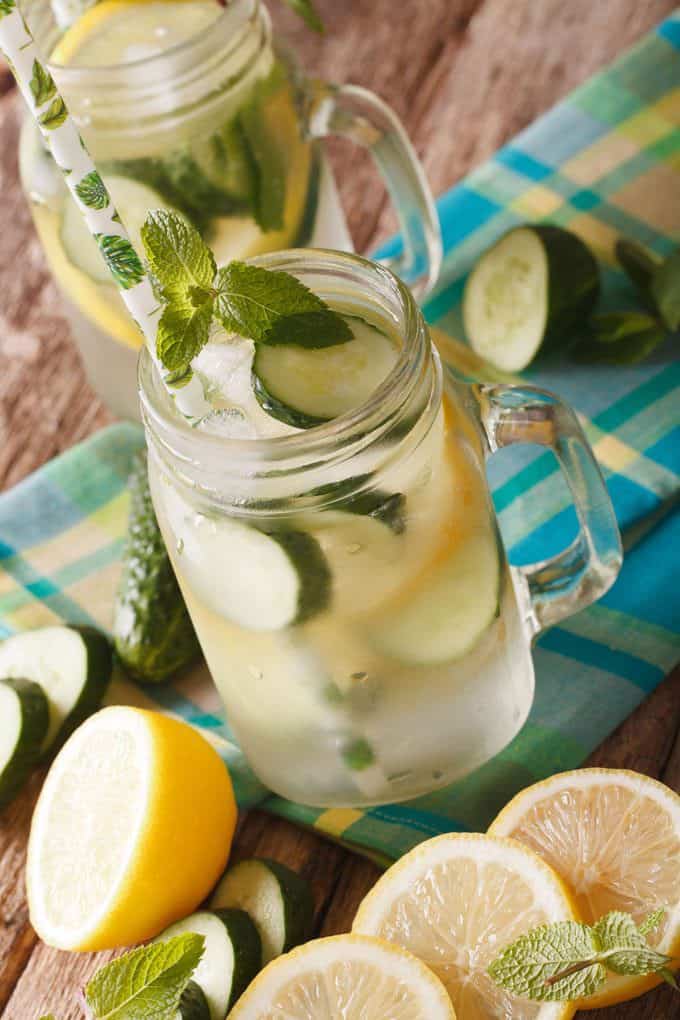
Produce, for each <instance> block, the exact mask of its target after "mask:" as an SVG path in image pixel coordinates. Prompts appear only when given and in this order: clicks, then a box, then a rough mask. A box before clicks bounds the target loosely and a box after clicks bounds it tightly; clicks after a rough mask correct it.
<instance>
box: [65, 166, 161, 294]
mask: <svg viewBox="0 0 680 1020" xmlns="http://www.w3.org/2000/svg"><path fill="white" fill-rule="evenodd" d="M105 183H106V186H107V188H108V190H109V194H110V195H111V198H112V200H113V203H114V205H115V206H116V209H117V210H118V212H119V213H120V216H121V219H122V220H123V223H124V224H125V226H126V228H127V230H128V233H129V234H130V237H131V239H132V243H133V245H134V246H135V248H136V249H137V251H143V247H142V244H141V240H140V231H141V229H142V225H143V223H144V220H145V219H146V216H147V213H148V212H149V209H173V207H172V206H171V205H169V204H168V203H167V202H166V201H165V200H164V198H163V196H162V195H160V194H159V193H158V192H157V191H154V190H153V189H152V188H150V187H148V186H147V185H146V184H142V183H141V181H136V180H133V179H132V178H131V177H119V176H116V175H115V174H111V175H109V176H107V178H106V182H105ZM173 211H175V212H176V211H177V210H173ZM61 243H62V245H63V248H64V251H65V252H66V255H67V257H68V260H69V262H71V264H72V265H74V266H75V267H76V268H77V269H80V270H81V272H83V273H85V274H86V275H87V276H89V277H90V279H91V280H94V281H95V283H112V279H111V274H110V273H109V271H108V269H107V267H106V264H105V262H104V260H103V258H102V256H101V252H100V251H99V248H98V246H97V242H96V241H95V240H94V238H93V237H92V235H91V234H90V231H89V228H88V226H87V224H86V223H85V220H84V219H83V214H82V212H81V211H80V209H79V208H78V207H77V206H76V204H75V202H74V201H73V200H72V199H71V198H70V197H68V198H66V199H65V200H64V208H63V215H62V222H61Z"/></svg>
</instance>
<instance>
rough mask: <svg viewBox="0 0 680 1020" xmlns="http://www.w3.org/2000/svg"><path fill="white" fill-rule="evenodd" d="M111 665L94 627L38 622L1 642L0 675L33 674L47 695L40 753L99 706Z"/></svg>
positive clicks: (105, 645)
mask: <svg viewBox="0 0 680 1020" xmlns="http://www.w3.org/2000/svg"><path fill="white" fill-rule="evenodd" d="M112 669H113V656H112V652H111V646H110V644H109V642H108V640H107V639H106V637H105V636H104V635H103V634H101V633H100V632H99V631H97V630H95V629H94V628H93V627H42V628H41V629H39V630H29V631H25V632H24V633H22V634H15V635H13V637H10V638H7V640H6V641H4V642H3V643H2V645H0V677H3V678H5V677H12V678H14V679H17V678H26V679H28V680H32V681H33V682H34V683H37V684H39V685H40V687H42V689H43V691H44V693H45V696H46V698H47V704H48V708H49V723H48V727H47V732H46V734H45V736H44V738H43V741H42V744H41V748H40V750H41V753H43V754H44V753H46V752H47V751H49V750H57V749H58V748H59V747H60V746H61V745H62V744H63V742H64V741H65V740H66V738H67V737H68V736H69V735H70V734H71V733H72V732H73V730H74V729H75V728H76V726H78V725H79V724H80V723H81V722H82V721H83V720H84V719H86V718H87V717H88V716H89V715H91V714H92V713H93V712H95V711H96V710H97V709H98V708H99V706H100V705H101V702H102V698H103V697H104V693H105V691H106V688H107V687H108V685H109V681H110V679H111V672H112Z"/></svg>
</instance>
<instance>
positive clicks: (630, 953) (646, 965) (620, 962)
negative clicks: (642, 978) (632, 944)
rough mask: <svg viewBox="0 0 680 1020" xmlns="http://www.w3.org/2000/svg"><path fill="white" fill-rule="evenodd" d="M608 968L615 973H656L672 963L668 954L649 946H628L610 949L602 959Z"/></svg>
mask: <svg viewBox="0 0 680 1020" xmlns="http://www.w3.org/2000/svg"><path fill="white" fill-rule="evenodd" d="M604 963H605V966H606V967H607V968H608V970H611V971H613V972H614V973H615V974H635V975H640V974H657V973H658V972H659V971H662V970H666V969H667V968H668V964H669V963H672V959H671V957H670V956H664V954H663V953H657V952H655V951H654V950H653V949H649V948H636V949H634V948H628V949H619V950H616V951H612V952H611V953H610V954H609V955H608V956H607V957H606V959H605V960H604Z"/></svg>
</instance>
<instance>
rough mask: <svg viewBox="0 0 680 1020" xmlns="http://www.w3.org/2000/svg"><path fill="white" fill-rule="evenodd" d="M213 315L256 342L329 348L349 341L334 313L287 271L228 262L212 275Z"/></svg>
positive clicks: (349, 335)
mask: <svg viewBox="0 0 680 1020" xmlns="http://www.w3.org/2000/svg"><path fill="white" fill-rule="evenodd" d="M215 285H216V289H217V297H216V299H215V316H216V317H217V318H218V319H219V321H220V322H221V323H222V325H223V326H224V328H225V329H226V330H228V331H229V332H233V333H239V334H240V335H241V336H245V337H249V338H250V339H252V340H255V341H258V342H260V343H297V344H300V345H301V346H304V347H329V346H332V345H333V344H339V343H345V342H346V341H347V340H351V339H352V335H353V334H352V331H351V329H350V328H349V326H348V325H347V323H346V322H345V321H344V319H342V318H341V317H340V316H339V315H338V314H337V313H336V312H333V311H332V310H331V309H330V308H329V307H328V306H327V305H326V304H325V303H324V302H323V301H322V300H321V298H319V297H317V296H316V294H313V293H312V291H311V290H309V289H308V288H307V287H305V285H304V284H303V283H301V282H300V281H299V280H298V279H296V278H295V277H294V276H291V275H290V274H289V273H283V272H279V271H278V270H270V269H263V268H261V267H260V266H250V265H246V264H245V263H244V262H231V263H230V264H229V265H228V266H225V267H224V268H223V269H220V270H219V271H218V273H217V278H216V284H215Z"/></svg>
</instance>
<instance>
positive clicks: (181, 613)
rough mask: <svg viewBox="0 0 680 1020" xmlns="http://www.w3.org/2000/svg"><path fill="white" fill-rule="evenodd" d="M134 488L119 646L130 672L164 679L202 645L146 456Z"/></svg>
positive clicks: (117, 624) (148, 679)
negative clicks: (167, 537) (160, 521)
mask: <svg viewBox="0 0 680 1020" xmlns="http://www.w3.org/2000/svg"><path fill="white" fill-rule="evenodd" d="M128 487H129V489H130V493H131V502H130V515H129V519H128V535H127V542H126V545H125V549H124V552H123V570H122V573H121V578H120V583H119V586H118V593H117V595H116V603H115V612H114V622H113V638H114V644H115V648H116V652H117V653H118V657H119V659H120V660H121V662H122V664H123V666H124V667H125V669H126V671H127V672H128V673H129V674H130V676H132V677H133V678H134V679H136V680H141V681H143V682H145V683H161V682H162V681H164V680H167V679H168V677H170V676H172V675H173V674H174V673H176V672H177V671H178V670H180V669H182V668H184V667H185V666H188V665H190V664H191V663H192V662H194V661H195V660H196V659H197V658H198V657H199V656H200V654H201V649H200V645H199V643H198V639H197V637H196V633H195V631H194V628H193V624H192V622H191V619H190V617H189V614H188V612H187V609H186V606H185V605H184V599H183V598H182V593H181V591H180V590H179V585H178V584H177V578H176V577H175V572H174V570H173V569H172V563H171V562H170V557H169V556H168V552H167V549H166V548H165V542H164V541H163V536H162V535H161V533H160V529H159V527H158V522H157V520H156V514H155V511H154V508H153V503H152V501H151V493H150V492H149V478H148V473H147V463H146V455H145V454H144V455H142V456H140V457H139V458H138V460H137V463H136V464H135V466H134V469H133V471H132V474H131V475H130V478H129V481H128Z"/></svg>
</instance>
